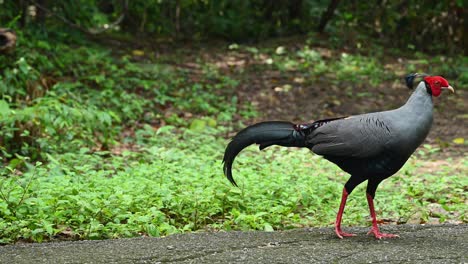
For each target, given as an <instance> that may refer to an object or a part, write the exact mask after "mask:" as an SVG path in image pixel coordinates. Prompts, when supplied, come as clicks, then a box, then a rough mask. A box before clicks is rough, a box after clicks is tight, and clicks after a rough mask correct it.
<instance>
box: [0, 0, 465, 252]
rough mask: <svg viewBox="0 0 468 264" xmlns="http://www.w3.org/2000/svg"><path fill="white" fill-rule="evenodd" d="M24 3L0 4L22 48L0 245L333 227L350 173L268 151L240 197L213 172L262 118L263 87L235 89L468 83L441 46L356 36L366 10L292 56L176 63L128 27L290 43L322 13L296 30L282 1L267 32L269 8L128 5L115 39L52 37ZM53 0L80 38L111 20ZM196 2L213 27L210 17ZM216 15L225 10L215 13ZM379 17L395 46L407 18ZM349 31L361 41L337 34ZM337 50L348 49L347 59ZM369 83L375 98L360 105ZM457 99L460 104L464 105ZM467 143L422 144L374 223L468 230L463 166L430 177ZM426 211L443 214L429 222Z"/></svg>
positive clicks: (12, 72)
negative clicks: (238, 136) (431, 80)
mask: <svg viewBox="0 0 468 264" xmlns="http://www.w3.org/2000/svg"><path fill="white" fill-rule="evenodd" d="M20 2H21V1H19V2H18V3H15V1H6V2H5V3H3V2H1V3H0V18H1V19H2V21H7V22H8V23H7V24H6V25H8V26H10V27H12V28H14V29H15V30H16V33H17V36H18V43H17V48H16V50H15V51H14V52H13V53H10V54H1V55H0V230H1V232H0V244H6V243H14V242H16V241H19V240H23V241H34V242H41V241H48V240H54V239H103V238H117V237H134V236H140V235H149V236H162V235H168V234H173V233H180V232H188V231H198V230H251V229H255V230H267V231H270V230H281V229H289V228H294V227H303V226H329V225H330V224H332V222H333V221H334V218H335V214H336V209H337V206H338V203H339V198H340V197H339V195H340V194H341V189H342V187H343V184H344V183H345V181H346V180H347V177H348V176H347V175H346V174H344V173H343V172H341V171H340V170H339V169H338V168H337V167H336V166H334V165H333V164H331V163H329V162H327V161H325V160H323V159H322V158H320V157H318V156H313V155H311V154H310V153H308V151H307V150H295V149H293V150H291V149H283V148H279V147H273V148H271V149H267V150H266V151H262V152H261V153H260V152H259V151H258V150H257V149H255V148H254V147H250V148H249V149H247V150H246V151H244V152H243V153H242V154H241V155H240V156H239V158H238V159H237V160H236V163H235V166H234V177H235V178H236V180H237V182H238V183H239V185H240V188H235V187H232V186H231V185H230V184H229V182H228V181H227V180H226V179H225V178H224V176H223V175H222V164H221V160H222V155H223V151H224V148H225V146H226V144H227V142H228V138H229V136H230V135H231V133H232V132H234V131H238V130H239V129H240V128H241V127H243V126H244V125H243V124H244V123H247V122H251V119H253V118H258V117H259V115H261V114H262V110H263V108H262V105H261V103H262V101H260V102H259V101H257V100H258V99H256V98H257V97H255V96H256V95H258V94H260V95H261V94H268V92H269V90H271V89H270V88H272V87H267V86H266V85H262V86H261V87H259V88H258V87H253V88H252V89H258V91H255V92H252V91H251V90H247V91H246V90H245V89H244V88H243V87H244V86H250V85H251V83H250V81H251V80H252V78H258V77H259V76H261V75H264V74H265V76H272V79H273V78H274V79H275V80H280V81H279V83H278V84H275V85H278V86H279V88H280V90H281V92H285V93H287V92H288V91H290V90H294V86H293V84H292V83H293V82H294V81H292V80H297V81H296V82H297V83H300V84H301V85H304V86H305V87H309V88H310V89H318V88H317V83H319V84H322V85H324V86H323V87H328V86H330V87H335V86H339V87H346V91H345V92H344V94H345V95H346V96H348V98H349V100H350V101H352V100H353V98H356V96H357V97H361V96H362V97H370V96H371V95H373V94H378V93H379V92H381V90H380V88H381V87H382V86H383V85H391V84H393V83H394V82H395V80H397V79H398V78H400V77H401V76H402V75H404V74H406V73H408V72H414V71H423V72H424V71H425V72H431V73H432V72H437V73H438V74H441V75H444V76H448V77H450V82H451V84H453V86H454V87H456V88H457V89H460V90H464V91H463V92H465V91H466V87H468V75H467V73H468V71H467V64H468V59H467V57H464V56H457V55H454V54H456V53H455V51H457V50H459V49H460V47H461V46H460V45H459V43H458V42H456V41H454V40H453V39H452V40H450V41H451V43H450V45H449V46H450V51H451V53H450V54H444V53H443V47H444V46H443V47H439V46H434V47H432V50H431V47H424V49H423V50H431V51H433V52H436V53H437V54H443V55H437V56H430V55H428V54H427V53H424V52H421V51H418V52H414V50H413V49H414V48H415V45H420V43H421V41H422V40H423V39H426V36H424V38H422V39H409V40H408V41H404V42H403V41H402V43H398V47H400V48H401V47H403V48H405V47H407V46H408V45H413V46H412V47H413V48H411V49H410V52H409V54H408V50H405V49H403V50H402V49H399V48H397V47H392V48H391V49H388V48H387V46H385V45H382V43H381V41H379V40H374V39H373V38H372V36H368V35H362V34H358V33H360V32H359V30H358V28H357V26H356V23H358V22H363V21H364V22H365V24H366V25H367V26H369V23H370V22H371V21H369V20H368V19H366V16H367V14H368V13H366V12H364V11H366V10H367V12H370V10H371V9H369V8H368V9H362V10H363V11H362V12H364V13H360V12H361V11H360V12H357V11H356V12H355V11H353V10H354V8H356V7H355V6H352V7H351V6H348V5H346V4H344V6H343V10H348V11H343V12H339V15H338V17H337V18H335V19H334V20H333V21H332V22H331V23H330V26H329V28H328V33H329V34H331V35H330V37H328V38H325V37H319V35H317V34H315V33H310V34H309V36H308V37H301V45H297V43H294V42H295V40H292V41H290V42H288V41H283V42H282V43H279V44H278V43H276V41H277V40H269V41H265V42H264V43H262V44H249V45H247V44H235V43H232V42H229V43H226V42H222V43H223V44H222V45H221V46H219V45H217V44H214V45H213V44H212V46H209V47H208V49H210V48H212V49H211V50H209V52H208V55H207V54H203V53H202V52H200V51H199V50H198V49H196V48H193V49H190V50H188V51H189V52H187V49H184V48H181V47H175V46H177V45H176V44H174V47H173V46H171V45H172V43H170V44H169V46H170V51H164V47H163V48H161V50H163V51H161V50H158V48H155V47H154V46H152V44H154V43H155V41H154V39H147V38H143V39H136V40H135V39H133V38H134V37H133V35H132V34H134V33H135V32H134V31H132V29H136V31H138V32H139V33H148V34H158V35H157V40H158V41H161V43H164V42H166V41H167V38H168V37H173V36H172V35H177V34H178V35H177V36H175V39H179V38H184V36H187V35H190V36H192V37H193V39H194V40H199V39H206V38H212V37H220V36H221V37H226V38H227V36H225V35H226V34H229V36H231V37H232V38H233V39H235V40H236V41H237V42H238V43H243V41H248V40H250V38H254V39H261V38H262V37H267V36H268V37H271V36H285V35H287V32H289V31H288V30H289V29H291V28H298V29H299V31H301V32H302V31H305V29H306V28H308V27H310V25H311V21H312V20H313V18H317V17H318V16H320V14H321V12H322V11H323V9H325V8H326V5H327V4H326V3H322V2H320V1H319V2H320V5H319V6H318V7H317V9H316V8H315V7H314V8H312V7H310V5H311V3H312V2H311V1H299V2H301V4H302V5H305V6H309V7H310V9H308V10H310V13H308V14H300V18H297V17H296V18H295V17H290V16H288V15H287V14H285V13H284V12H281V11H279V10H283V9H284V8H283V7H286V6H288V3H287V2H288V1H278V2H279V3H281V4H278V5H279V6H272V7H271V8H273V9H275V10H277V12H273V13H272V14H273V18H270V19H272V20H274V21H276V22H275V23H272V22H271V21H269V20H268V18H267V17H266V14H265V13H262V12H255V8H252V5H254V6H256V5H260V6H261V5H262V3H263V2H262V1H241V2H242V3H243V4H240V5H235V6H231V5H230V4H229V1H216V2H215V1H155V3H152V4H147V2H145V1H130V2H131V3H130V6H129V10H128V16H129V17H130V18H133V20H132V19H128V20H124V22H123V23H122V24H121V26H122V30H121V31H114V32H110V33H109V34H106V35H104V37H102V36H101V37H93V38H91V37H87V36H85V35H83V34H82V33H80V31H83V30H82V29H78V30H72V27H70V28H68V29H67V30H63V29H58V28H62V27H63V26H64V25H63V23H65V22H63V21H62V22H61V21H57V20H53V18H52V17H48V18H40V17H37V18H31V17H29V18H28V19H32V20H34V19H37V20H34V21H35V22H38V24H39V25H34V23H31V22H29V23H28V21H29V20H28V19H26V20H25V21H22V20H23V18H24V16H22V15H21V12H19V11H18V10H19V5H20ZM37 2H39V3H40V2H41V1H37ZM48 2H49V5H50V6H49V8H51V9H52V8H55V9H54V10H56V12H58V15H60V16H64V17H66V18H67V20H69V21H68V22H70V21H73V22H76V23H77V24H76V25H81V26H83V27H89V28H91V27H99V26H102V25H103V24H105V23H109V21H111V20H112V19H113V18H115V17H117V15H118V13H119V10H120V9H118V8H116V9H115V10H114V9H112V10H114V11H112V12H109V13H106V12H105V11H103V10H105V9H106V8H105V7H103V3H101V2H105V1H93V0H91V1H79V2H80V3H81V4H80V5H78V4H77V5H70V6H67V5H64V4H61V3H62V2H61V1H48ZM291 2H294V1H291ZM389 2H392V1H389ZM410 2H412V1H410ZM442 2H444V1H442ZM458 2H459V1H457V5H461V6H463V5H462V4H459V3H458ZM386 3H387V2H386ZM263 4H265V3H263ZM177 5H180V8H181V12H182V14H184V13H188V12H189V11H188V10H192V9H193V13H191V15H190V16H188V17H187V19H186V20H183V21H180V25H179V27H180V28H178V26H176V25H177V23H175V22H174V19H172V17H168V16H167V13H168V12H166V11H167V10H173V9H174V8H176V7H177ZM204 5H207V6H209V10H210V14H215V15H213V16H211V15H210V16H208V15H206V14H205V12H204V11H203V10H204V9H203V7H204ZM356 5H358V6H359V5H364V4H356ZM386 5H393V4H392V3H388V4H386ZM116 6H117V5H116ZM2 7H8V8H2ZM230 7H233V8H234V9H231V8H230ZM86 10H88V11H89V12H88V11H86ZM90 10H91V11H92V12H91V11H90ZM222 10H230V11H229V12H226V13H224V15H222V14H221V13H220V11H222ZM245 10H249V12H237V11H245ZM284 10H289V9H287V8H286V9H284ZM384 10H385V9H384ZM16 11H18V12H16ZM85 11H86V12H85ZM15 12H16V13H15ZM265 12H266V11H265ZM288 12H292V11H291V10H289V11H288ZM382 12H383V11H382ZM386 12H388V13H386V14H383V15H382V16H383V17H385V18H386V19H387V20H385V21H387V22H386V23H388V24H392V25H393V24H395V25H394V28H393V29H391V30H393V31H392V32H390V33H388V35H386V36H388V37H391V36H392V34H397V33H398V32H396V31H397V28H398V27H397V26H398V25H397V24H398V23H397V22H399V21H400V20H399V19H400V18H399V16H395V14H393V13H391V12H390V11H386ZM431 12H432V11H431ZM140 14H143V15H140ZM240 14H242V17H239V16H240ZM418 14H419V13H418ZM429 15H430V14H429ZM410 16H413V18H414V16H415V14H413V13H411V14H410ZM425 16H426V15H425ZM425 16H424V17H425ZM145 17H146V18H145ZM181 17H182V16H181ZM41 19H43V21H40V20H41ZM140 19H141V20H140ZM145 19H146V20H145ZM157 19H159V20H157ZM298 19H299V20H298ZM278 21H279V22H281V23H277V22H278ZM411 21H413V23H415V24H417V23H420V22H419V19H416V20H411ZM444 21H445V20H444ZM400 22H401V21H400ZM21 23H25V25H23V27H20V24H21ZM132 23H135V24H136V25H135V24H132ZM382 23H383V22H382ZM405 23H409V22H408V21H406V22H405ZM65 24H66V23H65ZM252 24H254V25H255V26H253V27H250V30H248V31H246V30H244V29H245V27H248V26H249V25H252ZM343 25H348V26H349V27H350V28H351V29H352V31H353V32H354V33H355V35H352V34H351V33H349V32H348V33H349V34H346V35H343V36H342V37H339V36H341V35H340V34H337V33H336V32H337V31H339V30H338V28H339V27H342V26H343ZM192 26H193V27H192ZM314 26H315V25H314ZM189 28H190V29H189ZM381 30H389V29H387V27H382V28H381ZM174 32H177V34H175V33H174ZM334 32H335V33H336V34H335V33H334ZM437 32H438V33H437V34H439V33H440V32H439V31H437ZM293 33H298V32H293ZM349 38H353V39H354V38H356V39H357V41H353V42H350V39H349ZM193 39H192V40H193ZM230 40H231V39H230ZM109 43H110V44H109ZM176 43H177V42H176ZM195 43H197V42H195ZM344 43H352V45H351V44H350V45H345V46H346V47H345V48H343V49H342V45H343V44H344ZM364 44H365V47H364ZM161 45H165V44H161ZM197 45H201V44H200V43H198V44H197ZM441 45H442V44H441ZM201 46H203V45H201ZM400 57H402V58H403V59H404V60H405V63H400V62H399V61H398V58H400ZM232 58H234V59H233V61H232V64H229V63H230V62H231V61H230V60H231V59H232ZM239 61H240V62H239ZM238 62H239V63H238ZM236 63H237V64H236ZM188 64H189V66H187V65H188ZM226 65H227V66H226ZM239 65H240V66H239ZM267 74H269V75H267ZM281 80H287V84H284V83H283V82H281ZM452 80H453V81H452ZM252 85H253V84H252ZM374 86H375V87H376V88H375V89H376V90H375V91H372V90H365V91H360V92H358V93H356V96H355V94H354V93H353V92H354V89H357V88H361V87H365V88H366V89H367V88H368V87H374ZM243 89H244V90H243ZM333 91H334V90H333ZM247 92H250V93H247ZM254 95H255V96H254ZM254 98H255V99H254ZM343 100H344V99H343ZM346 100H348V99H346ZM453 100H454V101H452V102H453V106H454V107H455V106H456V105H458V104H460V102H459V101H455V100H456V99H453ZM462 103H463V102H462ZM447 104H448V103H447ZM353 110H355V109H353ZM321 113H322V112H321ZM317 115H319V114H317ZM460 116H461V115H460ZM318 117H322V116H311V117H310V118H318ZM461 118H466V117H461ZM450 140H451V139H450ZM464 144H465V145H466V143H465V141H464V139H463V138H461V139H460V138H458V139H457V141H456V143H453V142H451V141H449V142H446V141H438V142H436V144H433V145H426V146H425V147H423V148H421V150H420V151H419V153H418V154H417V158H412V159H411V160H410V162H409V163H408V164H407V165H406V166H405V167H404V168H403V169H402V170H401V171H400V172H399V173H398V174H397V175H395V176H394V177H392V178H390V179H388V180H386V181H385V182H384V183H383V184H382V185H381V187H380V188H379V191H378V193H377V200H376V203H377V204H376V206H377V210H379V211H380V212H379V215H381V216H382V217H383V218H384V219H386V221H388V222H393V223H406V222H408V221H409V222H412V221H413V222H418V223H419V222H434V221H440V222H446V221H449V220H450V221H455V222H466V221H467V218H466V215H467V208H466V200H467V199H466V198H467V197H466V191H467V190H466V186H468V182H467V180H466V177H465V176H466V175H467V174H468V161H467V160H466V159H463V158H460V157H457V155H455V154H454V155H450V156H451V157H449V158H447V159H445V163H441V164H437V167H436V169H433V170H432V169H431V170H428V167H429V168H431V166H432V165H428V164H432V163H431V161H432V160H433V159H437V158H438V155H439V154H441V155H442V154H445V153H442V152H444V150H447V149H449V148H448V147H453V146H454V145H462V146H465V145H464ZM437 161H438V160H437ZM428 186H430V188H428ZM364 188H365V186H364V185H363V186H360V187H359V188H358V189H356V190H355V191H354V193H353V195H352V196H351V197H350V201H349V204H348V207H347V209H346V213H345V216H344V224H346V225H347V224H353V225H368V224H369V222H368V212H367V205H366V200H365V199H363V198H364ZM430 204H437V205H440V206H441V207H442V209H443V210H438V211H437V212H434V211H431V210H429V209H428V205H430Z"/></svg>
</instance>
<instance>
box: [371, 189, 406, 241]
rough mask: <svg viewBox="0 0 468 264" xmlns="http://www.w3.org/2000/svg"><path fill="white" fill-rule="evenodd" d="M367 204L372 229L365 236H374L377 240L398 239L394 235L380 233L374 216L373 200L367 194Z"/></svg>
mask: <svg viewBox="0 0 468 264" xmlns="http://www.w3.org/2000/svg"><path fill="white" fill-rule="evenodd" d="M367 203H368V204H369V210H370V214H371V217H372V228H371V230H369V232H368V233H367V234H368V235H369V234H374V236H375V238H377V239H382V238H393V237H399V236H398V235H394V234H385V233H380V230H379V226H378V225H377V217H376V215H375V209H374V198H372V196H371V195H370V194H367Z"/></svg>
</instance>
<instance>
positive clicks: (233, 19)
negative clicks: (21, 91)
mask: <svg viewBox="0 0 468 264" xmlns="http://www.w3.org/2000/svg"><path fill="white" fill-rule="evenodd" d="M466 5H467V3H466V1H463V0H444V1H428V0H423V1H417V0H373V1H339V0H332V1H325V0H277V1H268V0H236V1H233V0H216V1H211V0H148V1H146V0H145V1H144V0H132V1H127V0H113V1H102V0H79V1H76V0H75V1H54V0H42V1H39V0H36V1H32V0H31V1H28V0H21V1H2V3H1V6H2V8H1V11H0V21H1V22H2V24H3V26H6V25H16V24H17V23H13V22H20V24H21V25H23V26H32V25H31V24H37V23H39V24H40V26H42V27H63V23H57V20H60V19H62V18H64V19H66V20H68V22H70V23H73V24H74V25H76V26H78V27H80V28H88V29H89V28H93V29H96V28H102V27H106V26H109V23H111V22H112V21H114V20H115V19H117V18H118V17H119V16H120V15H122V14H123V13H125V19H123V21H122V23H120V24H119V25H118V27H117V28H118V29H119V30H121V31H123V32H126V33H129V34H131V35H138V34H148V35H151V36H158V37H167V38H179V39H192V40H193V39H205V38H212V37H218V38H223V39H226V40H229V41H237V42H254V41H259V40H262V39H264V38H268V37H284V36H290V35H296V34H299V33H300V34H304V33H311V32H316V31H319V32H322V31H325V32H327V33H328V34H330V35H334V36H336V38H339V39H342V40H343V43H346V42H348V41H355V40H356V39H358V38H359V37H360V36H363V37H370V38H373V39H374V40H376V41H377V42H380V43H386V42H391V43H392V44H393V45H394V46H397V47H400V48H408V47H409V48H412V49H418V50H423V51H429V52H442V53H451V54H453V53H457V52H458V53H460V52H461V53H463V52H466V50H465V47H467V46H468V41H467V40H468V36H467V35H468V34H467V33H466V28H467V23H468V22H467V20H468V19H467V11H466V7H467V6H466ZM46 10H48V11H50V12H48V11H46ZM326 10H330V11H331V12H328V13H327V12H326ZM52 13H53V14H52ZM26 14H28V15H26ZM321 22H324V23H321ZM325 24H327V26H326V27H324V25H325Z"/></svg>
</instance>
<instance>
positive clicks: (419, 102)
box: [403, 82, 433, 110]
mask: <svg viewBox="0 0 468 264" xmlns="http://www.w3.org/2000/svg"><path fill="white" fill-rule="evenodd" d="M403 107H405V108H406V107H409V108H418V109H421V110H422V109H428V108H430V109H431V110H432V107H433V104H432V95H430V94H429V93H428V92H427V89H426V84H425V83H424V82H420V83H419V85H418V87H416V89H415V91H414V92H413V94H412V95H411V96H410V98H409V99H408V101H407V102H406V104H405V105H404V106H403Z"/></svg>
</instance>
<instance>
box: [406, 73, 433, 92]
mask: <svg viewBox="0 0 468 264" xmlns="http://www.w3.org/2000/svg"><path fill="white" fill-rule="evenodd" d="M426 76H429V74H426V73H410V74H408V75H406V77H405V82H406V86H407V87H408V88H409V89H413V88H414V80H415V79H416V78H417V77H426Z"/></svg>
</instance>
